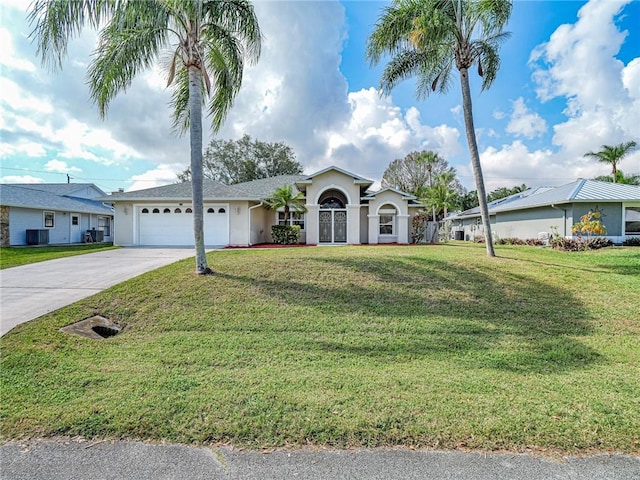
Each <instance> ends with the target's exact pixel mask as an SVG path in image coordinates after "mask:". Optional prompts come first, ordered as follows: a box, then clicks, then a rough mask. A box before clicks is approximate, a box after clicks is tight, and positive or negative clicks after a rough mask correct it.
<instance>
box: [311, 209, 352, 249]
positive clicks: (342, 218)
mask: <svg viewBox="0 0 640 480" xmlns="http://www.w3.org/2000/svg"><path fill="white" fill-rule="evenodd" d="M318 222H319V229H318V230H319V242H320V243H347V211H346V210H342V209H333V210H320V215H319V218H318Z"/></svg>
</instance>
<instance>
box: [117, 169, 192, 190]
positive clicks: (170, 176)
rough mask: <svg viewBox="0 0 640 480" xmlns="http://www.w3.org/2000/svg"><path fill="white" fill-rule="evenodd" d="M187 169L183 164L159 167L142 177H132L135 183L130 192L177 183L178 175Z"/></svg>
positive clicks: (141, 175)
mask: <svg viewBox="0 0 640 480" xmlns="http://www.w3.org/2000/svg"><path fill="white" fill-rule="evenodd" d="M185 168H186V167H185V166H184V165H183V164H181V163H172V164H162V165H158V166H157V167H156V168H154V169H153V170H148V171H146V172H144V173H141V174H140V175H134V176H133V177H131V180H132V181H133V182H134V183H133V184H132V185H131V186H130V187H129V188H128V191H133V190H143V189H145V188H153V187H158V186H161V185H168V184H170V183H176V181H177V180H178V177H177V175H178V173H181V172H182V171H183V170H184V169H185Z"/></svg>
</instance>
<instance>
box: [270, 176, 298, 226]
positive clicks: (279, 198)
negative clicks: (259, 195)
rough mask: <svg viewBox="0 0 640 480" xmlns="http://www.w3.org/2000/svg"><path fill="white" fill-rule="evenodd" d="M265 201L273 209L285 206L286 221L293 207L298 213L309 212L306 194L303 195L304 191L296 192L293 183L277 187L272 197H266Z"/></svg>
mask: <svg viewBox="0 0 640 480" xmlns="http://www.w3.org/2000/svg"><path fill="white" fill-rule="evenodd" d="M264 203H266V204H267V205H268V206H269V208H271V209H272V210H278V209H280V208H284V221H285V223H286V222H287V221H288V220H289V212H290V211H291V209H293V210H295V211H296V212H298V213H306V212H307V207H305V199H304V195H302V192H298V193H296V194H294V193H293V187H292V186H291V185H285V186H283V187H280V188H276V189H275V191H274V192H273V193H272V194H271V196H270V197H268V198H265V199H264Z"/></svg>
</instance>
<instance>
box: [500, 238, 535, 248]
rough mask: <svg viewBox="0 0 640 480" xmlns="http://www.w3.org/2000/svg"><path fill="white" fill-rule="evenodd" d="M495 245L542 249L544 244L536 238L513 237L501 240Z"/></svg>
mask: <svg viewBox="0 0 640 480" xmlns="http://www.w3.org/2000/svg"><path fill="white" fill-rule="evenodd" d="M495 243H496V245H529V246H531V247H543V246H544V245H545V243H544V242H543V241H542V240H538V239H537V238H526V239H524V240H523V239H521V238H515V237H507V238H501V239H499V240H497V241H496V242H495Z"/></svg>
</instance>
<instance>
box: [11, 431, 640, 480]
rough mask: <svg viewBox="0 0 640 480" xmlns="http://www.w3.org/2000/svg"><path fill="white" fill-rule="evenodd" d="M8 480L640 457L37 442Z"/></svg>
mask: <svg viewBox="0 0 640 480" xmlns="http://www.w3.org/2000/svg"><path fill="white" fill-rule="evenodd" d="M0 454H1V457H0V459H1V460H0V462H1V463H0V468H1V470H0V475H1V478H2V479H3V480H61V479H64V480H148V479H153V480H201V479H202V480H205V479H206V480H217V479H220V480H236V479H238V480H254V479H255V480H285V479H295V478H300V479H305V480H325V479H330V480H340V479H349V480H371V479H380V480H396V479H397V480H413V479H421V480H422V479H424V480H553V479H563V480H564V479H569V480H638V479H640V457H631V456H624V455H597V456H587V457H550V458H548V457H541V456H535V455H525V454H508V453H486V454H485V453H464V452H457V451H454V452H444V451H428V450H408V449H394V450H379V449H374V450H324V449H299V450H276V451H272V452H270V453H265V452H259V451H245V450H238V449H231V448H228V447H217V448H202V447H189V446H186V445H169V444H151V443H140V442H110V441H77V440H66V441H62V440H37V441H33V442H24V443H19V442H10V443H7V444H5V445H3V446H1V447H0Z"/></svg>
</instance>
